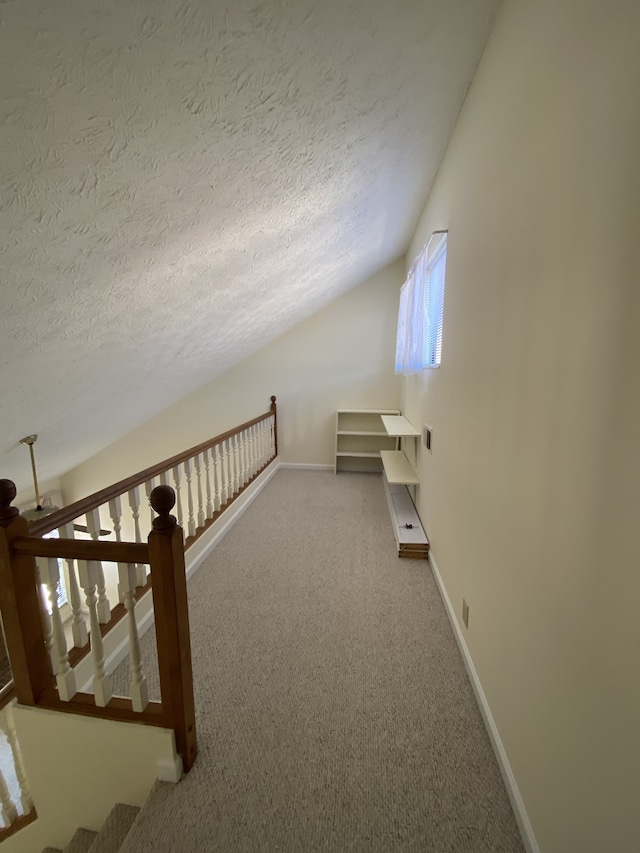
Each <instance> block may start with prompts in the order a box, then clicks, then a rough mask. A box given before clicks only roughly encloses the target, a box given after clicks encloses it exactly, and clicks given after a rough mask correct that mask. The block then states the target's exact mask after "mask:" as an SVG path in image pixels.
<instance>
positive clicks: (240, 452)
mask: <svg viewBox="0 0 640 853" xmlns="http://www.w3.org/2000/svg"><path fill="white" fill-rule="evenodd" d="M242 436H243V433H241V432H239V433H238V435H237V436H236V438H237V442H238V490H240V489H241V488H242V487H243V486H244V483H245V480H244V472H245V468H246V465H245V464H244V442H243V438H242Z"/></svg>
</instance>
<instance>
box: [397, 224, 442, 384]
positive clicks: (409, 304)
mask: <svg viewBox="0 0 640 853" xmlns="http://www.w3.org/2000/svg"><path fill="white" fill-rule="evenodd" d="M446 266H447V232H446V231H434V233H433V234H432V235H431V237H430V239H429V242H428V243H427V245H426V246H425V247H424V249H423V250H422V251H421V252H420V254H419V255H418V257H417V258H416V259H415V261H414V263H413V265H412V266H411V269H410V270H409V274H408V276H407V280H406V281H405V283H404V284H403V286H402V290H401V292H400V308H399V311H398V336H397V341H396V373H402V374H404V375H408V374H411V373H418V372H419V371H421V370H424V368H426V367H438V366H439V365H440V361H441V357H442V325H443V317H444V285H445V276H446Z"/></svg>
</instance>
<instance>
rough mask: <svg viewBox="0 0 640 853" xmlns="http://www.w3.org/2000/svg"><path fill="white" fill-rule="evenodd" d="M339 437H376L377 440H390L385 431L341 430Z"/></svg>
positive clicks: (338, 431)
mask: <svg viewBox="0 0 640 853" xmlns="http://www.w3.org/2000/svg"><path fill="white" fill-rule="evenodd" d="M337 433H338V435H375V436H376V437H377V438H380V437H382V438H389V433H388V432H385V431H384V430H373V429H339V430H337Z"/></svg>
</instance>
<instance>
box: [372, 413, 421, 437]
mask: <svg viewBox="0 0 640 853" xmlns="http://www.w3.org/2000/svg"><path fill="white" fill-rule="evenodd" d="M381 417H382V423H383V424H384V428H385V429H386V431H387V433H388V435H391V436H393V437H394V438H415V437H417V436H419V435H420V433H419V432H418V430H417V429H416V428H415V427H414V426H412V425H411V424H410V423H409V421H408V420H407V419H406V418H405V417H404V415H382V416H381Z"/></svg>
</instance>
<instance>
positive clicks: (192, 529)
mask: <svg viewBox="0 0 640 853" xmlns="http://www.w3.org/2000/svg"><path fill="white" fill-rule="evenodd" d="M191 462H192V460H191V459H185V461H184V473H185V475H186V477H187V510H188V513H189V520H188V522H187V530H188V535H189V536H195V535H196V520H195V517H194V515H193V494H192V491H191V471H192V466H191Z"/></svg>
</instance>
